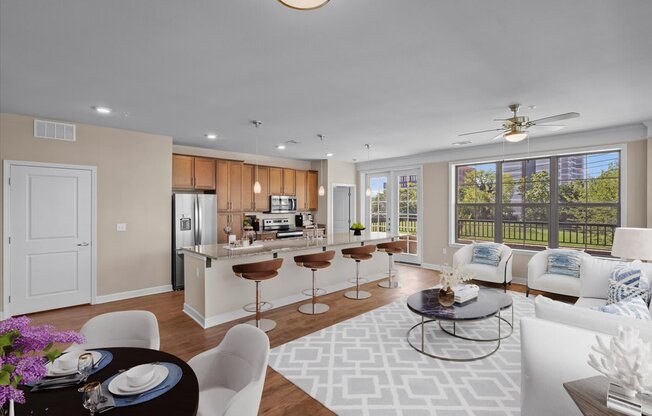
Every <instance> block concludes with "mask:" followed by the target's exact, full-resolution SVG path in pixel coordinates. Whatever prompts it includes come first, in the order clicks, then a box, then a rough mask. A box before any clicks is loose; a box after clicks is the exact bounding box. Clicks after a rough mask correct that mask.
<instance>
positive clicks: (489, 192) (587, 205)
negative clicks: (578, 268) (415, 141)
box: [455, 151, 620, 254]
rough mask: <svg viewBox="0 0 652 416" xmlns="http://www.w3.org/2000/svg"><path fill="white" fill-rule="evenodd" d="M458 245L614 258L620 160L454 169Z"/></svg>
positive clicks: (550, 160) (595, 157) (604, 156)
mask: <svg viewBox="0 0 652 416" xmlns="http://www.w3.org/2000/svg"><path fill="white" fill-rule="evenodd" d="M455 195H456V204H455V215H456V227H455V236H456V241H458V242H462V243H467V242H471V241H477V240H481V241H496V242H504V243H505V244H509V245H510V246H513V247H518V248H526V249H541V248H543V247H580V248H584V249H586V250H587V251H589V252H595V253H597V254H600V253H608V252H609V251H610V250H611V244H612V242H613V235H614V230H615V229H616V227H618V226H619V225H620V153H619V152H617V151H612V152H602V153H590V154H581V155H568V156H553V157H545V158H535V159H524V160H510V161H504V162H492V163H482V164H470V165H460V166H456V193H455Z"/></svg>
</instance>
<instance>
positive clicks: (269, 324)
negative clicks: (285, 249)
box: [233, 259, 283, 332]
mask: <svg viewBox="0 0 652 416" xmlns="http://www.w3.org/2000/svg"><path fill="white" fill-rule="evenodd" d="M282 264H283V259H274V260H267V261H259V262H256V263H246V264H235V265H234V266H233V273H235V275H236V276H238V277H242V278H243V279H248V280H253V281H254V282H256V302H255V303H254V304H251V303H250V304H248V305H245V306H244V308H243V309H244V310H245V311H247V312H255V313H256V318H255V319H254V320H251V321H248V322H247V324H249V325H253V326H255V327H256V328H258V329H261V330H263V331H265V332H267V331H271V330H272V329H274V328H275V327H276V322H274V321H273V320H271V319H261V318H260V316H261V312H262V311H263V310H268V309H271V308H272V304H271V303H269V302H263V301H261V299H260V282H262V281H264V280H269V279H271V278H273V277H276V276H278V269H280V268H281V265H282ZM251 305H253V309H252V308H251Z"/></svg>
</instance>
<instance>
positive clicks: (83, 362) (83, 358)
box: [77, 352, 95, 383]
mask: <svg viewBox="0 0 652 416" xmlns="http://www.w3.org/2000/svg"><path fill="white" fill-rule="evenodd" d="M94 365H95V362H94V360H93V354H91V353H90V352H87V353H84V354H82V355H80V356H79V358H78V359H77V372H78V373H79V374H80V375H81V381H83V382H84V383H85V382H86V380H88V376H90V375H91V373H92V372H93V366H94Z"/></svg>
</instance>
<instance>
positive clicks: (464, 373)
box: [269, 291, 534, 416]
mask: <svg viewBox="0 0 652 416" xmlns="http://www.w3.org/2000/svg"><path fill="white" fill-rule="evenodd" d="M508 294H510V295H511V296H512V298H513V299H514V331H513V333H512V335H511V336H510V337H509V338H507V339H504V340H503V341H502V343H501V345H500V349H499V350H498V351H497V352H496V353H495V354H493V355H491V356H489V357H488V358H484V359H482V360H478V361H471V362H451V361H443V360H438V359H434V358H430V357H427V356H425V355H423V354H420V353H418V352H416V351H415V350H413V349H412V348H411V347H410V345H409V344H408V343H407V340H406V331H407V330H408V329H409V328H410V327H411V326H412V325H414V324H416V323H418V322H420V320H421V318H420V317H419V316H417V315H415V314H414V313H412V312H410V310H409V309H408V308H407V305H406V299H407V298H405V299H402V300H399V301H396V302H394V303H391V304H389V305H386V306H383V307H381V308H378V309H375V310H373V311H370V312H367V313H365V314H363V315H359V316H357V317H355V318H352V319H349V320H347V321H344V322H340V323H338V324H336V325H333V326H331V327H329V328H325V329H323V330H321V331H318V332H315V333H312V334H310V335H307V336H305V337H303V338H300V339H297V340H295V341H292V342H289V343H287V344H284V345H281V346H279V347H277V348H274V349H273V350H272V352H271V355H270V361H269V365H270V366H271V367H272V368H273V369H274V370H276V371H278V372H279V373H281V374H282V375H283V376H284V377H286V378H287V379H288V380H290V381H291V382H293V383H294V384H296V385H297V386H299V388H301V389H302V390H303V391H305V392H306V393H308V394H309V395H310V396H312V397H313V398H315V399H316V400H318V401H319V402H321V403H322V404H324V405H325V406H326V407H327V408H329V409H330V410H332V411H333V412H335V413H336V414H338V415H341V416H435V415H436V416H467V415H473V416H490V415H491V416H493V415H520V390H521V387H520V386H521V342H520V325H519V322H520V318H521V317H523V316H534V303H533V298H526V297H525V295H524V294H522V293H517V292H511V291H510V292H508ZM502 317H503V318H506V319H507V320H511V311H510V310H509V309H507V310H505V311H503V312H502ZM507 329H508V327H507V325H506V324H504V323H503V324H502V330H503V334H505V331H506V330H507ZM456 333H457V334H458V335H466V336H468V337H472V338H473V337H484V338H491V337H492V336H493V337H495V336H496V334H497V318H491V319H488V320H483V321H477V322H469V323H464V324H457V327H456ZM411 339H412V342H413V343H414V344H417V345H420V342H421V332H420V329H416V330H415V331H414V334H413V335H412V338H411ZM425 342H426V345H427V346H428V348H427V349H428V351H429V352H431V353H436V354H438V355H447V356H458V357H459V356H461V355H465V354H466V355H468V354H472V355H483V353H487V352H490V351H491V350H492V349H493V348H495V343H477V342H472V341H465V340H462V339H459V338H454V337H452V336H450V335H448V334H446V333H444V332H443V331H441V329H440V328H439V326H438V325H437V323H435V322H433V323H430V324H428V325H427V330H426V338H425Z"/></svg>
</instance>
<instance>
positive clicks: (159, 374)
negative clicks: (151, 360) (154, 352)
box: [109, 364, 169, 396]
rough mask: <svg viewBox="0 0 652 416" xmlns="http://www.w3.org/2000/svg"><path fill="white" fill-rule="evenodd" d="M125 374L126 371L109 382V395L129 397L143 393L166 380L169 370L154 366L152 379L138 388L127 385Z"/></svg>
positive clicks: (161, 366)
mask: <svg viewBox="0 0 652 416" xmlns="http://www.w3.org/2000/svg"><path fill="white" fill-rule="evenodd" d="M125 373H126V371H125V372H122V373H120V374H118V376H117V377H116V378H114V379H113V380H111V382H110V383H109V391H110V392H111V393H113V394H116V395H118V396H130V395H132V394H140V393H145V392H146V391H149V390H151V389H153V388H155V387H157V386H158V385H159V384H161V383H162V382H163V381H164V380H165V379H166V378H167V376H168V373H169V370H168V369H167V367H165V366H163V365H158V364H155V365H154V377H152V379H151V380H150V381H149V382H148V383H145V384H143V385H142V386H140V387H131V386H130V385H129V383H127V374H125Z"/></svg>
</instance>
